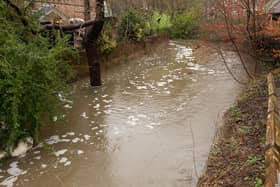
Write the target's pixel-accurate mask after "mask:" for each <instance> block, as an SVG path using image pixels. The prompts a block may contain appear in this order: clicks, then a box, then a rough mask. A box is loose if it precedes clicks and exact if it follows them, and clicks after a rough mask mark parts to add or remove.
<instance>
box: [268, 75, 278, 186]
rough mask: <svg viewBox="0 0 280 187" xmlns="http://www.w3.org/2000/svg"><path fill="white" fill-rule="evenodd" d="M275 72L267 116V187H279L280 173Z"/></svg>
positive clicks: (269, 84)
mask: <svg viewBox="0 0 280 187" xmlns="http://www.w3.org/2000/svg"><path fill="white" fill-rule="evenodd" d="M275 73H278V71H274V72H271V73H269V74H268V76H267V84H268V94H269V98H268V116H267V130H266V149H265V162H266V170H265V172H266V181H265V186H266V187H275V186H279V172H280V154H279V153H280V124H279V107H278V97H277V94H276V87H275V80H274V74H275Z"/></svg>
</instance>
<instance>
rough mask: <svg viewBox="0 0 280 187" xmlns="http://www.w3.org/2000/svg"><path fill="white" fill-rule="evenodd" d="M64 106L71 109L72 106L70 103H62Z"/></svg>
mask: <svg viewBox="0 0 280 187" xmlns="http://www.w3.org/2000/svg"><path fill="white" fill-rule="evenodd" d="M64 108H69V109H71V108H72V106H71V105H69V104H66V105H64Z"/></svg>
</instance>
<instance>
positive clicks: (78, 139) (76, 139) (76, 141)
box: [72, 138, 81, 143]
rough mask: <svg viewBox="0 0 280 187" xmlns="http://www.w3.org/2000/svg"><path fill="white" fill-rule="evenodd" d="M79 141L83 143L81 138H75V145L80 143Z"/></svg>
mask: <svg viewBox="0 0 280 187" xmlns="http://www.w3.org/2000/svg"><path fill="white" fill-rule="evenodd" d="M79 141H81V139H80V138H74V139H73V140H72V142H73V143H78V142H79Z"/></svg>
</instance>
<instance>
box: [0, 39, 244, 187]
mask: <svg viewBox="0 0 280 187" xmlns="http://www.w3.org/2000/svg"><path fill="white" fill-rule="evenodd" d="M199 45H200V46H199V47H198V46H197V47H196V48H198V49H196V50H193V49H192V48H191V47H194V46H196V44H195V42H179V41H168V42H162V43H161V44H158V45H155V46H153V47H151V48H150V49H149V50H148V52H147V53H146V54H145V55H141V56H139V57H137V58H136V59H132V60H123V61H122V62H119V63H114V64H109V65H107V66H105V67H104V68H103V72H102V78H103V86H101V87H98V88H92V87H90V85H89V83H88V78H86V79H83V80H79V81H77V82H75V83H74V84H72V85H71V86H70V87H71V88H70V89H69V93H67V94H60V97H61V100H62V101H63V103H64V104H63V112H62V113H61V115H57V116H56V117H54V119H53V122H51V123H50V124H47V125H46V126H45V127H43V129H44V130H43V137H44V138H43V142H42V143H41V144H40V145H39V146H37V147H36V148H34V149H33V150H32V151H30V152H28V153H27V154H26V155H23V156H21V157H20V158H16V159H12V160H9V161H8V162H7V163H5V164H2V166H1V170H0V186H7V187H12V186H20V187H47V186H48V187H49V186H52V187H188V186H190V187H191V186H195V185H196V182H197V180H198V177H199V176H200V175H201V174H202V172H203V171H204V169H205V166H206V161H207V157H208V154H209V151H210V148H211V144H212V142H213V138H214V135H215V132H216V130H217V128H218V127H219V126H220V125H221V124H222V116H223V113H224V112H225V111H226V110H227V109H228V108H229V107H230V106H232V105H233V103H234V102H235V100H236V97H237V96H238V95H239V94H240V91H241V90H242V87H241V85H239V84H237V83H236V82H235V81H234V80H233V79H232V78H231V77H230V75H229V74H228V73H227V71H226V69H225V68H224V65H223V63H222V61H221V58H220V57H219V55H218V54H217V53H216V52H215V50H213V48H211V47H210V46H205V45H203V44H199ZM224 53H225V55H226V57H227V59H228V60H229V65H230V67H231V68H232V69H233V70H234V72H235V73H238V74H239V76H241V75H240V74H242V73H240V72H242V69H241V66H240V64H239V63H238V58H237V57H236V55H235V53H233V52H230V51H226V50H225V51H224Z"/></svg>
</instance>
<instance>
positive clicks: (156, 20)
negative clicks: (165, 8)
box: [150, 11, 172, 33]
mask: <svg viewBox="0 0 280 187" xmlns="http://www.w3.org/2000/svg"><path fill="white" fill-rule="evenodd" d="M150 26H151V30H152V32H153V33H168V32H169V30H170V28H171V27H172V23H171V17H170V16H169V15H167V14H164V13H161V14H160V13H159V12H157V11H154V12H153V14H152V15H151V18H150Z"/></svg>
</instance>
